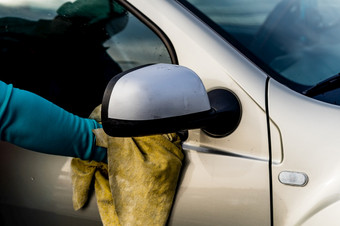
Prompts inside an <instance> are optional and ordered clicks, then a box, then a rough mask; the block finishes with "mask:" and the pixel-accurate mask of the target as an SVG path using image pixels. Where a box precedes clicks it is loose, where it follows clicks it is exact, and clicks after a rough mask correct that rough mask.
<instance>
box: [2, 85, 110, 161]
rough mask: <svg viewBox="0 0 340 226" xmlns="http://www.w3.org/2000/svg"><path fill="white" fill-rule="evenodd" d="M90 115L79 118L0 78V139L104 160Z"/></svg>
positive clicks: (51, 151) (57, 152)
mask: <svg viewBox="0 0 340 226" xmlns="http://www.w3.org/2000/svg"><path fill="white" fill-rule="evenodd" d="M96 128H101V125H100V124H99V123H97V122H96V121H95V120H93V119H85V118H80V117H78V116H76V115H73V114H71V113H69V112H67V111H65V110H64V109H62V108H60V107H58V106H56V105H55V104H53V103H51V102H49V101H47V100H46V99H44V98H42V97H40V96H38V95H36V94H34V93H31V92H28V91H24V90H20V89H17V88H13V86H12V85H7V84H5V83H4V82H2V81H0V140H3V141H7V142H10V143H13V144H15V145H17V146H20V147H23V148H26V149H31V150H33V151H37V152H42V153H47V154H54V155H62V156H70V157H77V158H81V159H83V160H96V161H104V162H106V161H107V159H106V156H107V154H106V149H104V148H101V147H97V146H96V144H95V135H94V134H93V133H92V129H96Z"/></svg>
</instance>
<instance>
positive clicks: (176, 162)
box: [71, 108, 183, 225]
mask: <svg viewBox="0 0 340 226" xmlns="http://www.w3.org/2000/svg"><path fill="white" fill-rule="evenodd" d="M99 115H100V108H97V109H96V110H95V111H94V113H93V114H92V115H91V118H95V119H97V120H99V118H100V116H99ZM93 132H94V133H95V135H96V138H97V139H96V142H97V145H98V146H101V147H107V149H108V153H107V155H108V164H105V163H98V162H95V161H83V160H80V159H73V160H72V163H71V167H72V182H73V205H74V208H75V209H76V210H77V209H80V208H82V207H83V206H84V204H85V203H86V201H87V199H88V195H89V190H90V186H91V182H92V178H94V181H95V182H94V187H95V194H96V197H97V205H98V210H99V213H100V216H101V220H102V222H103V225H165V224H166V221H167V219H168V216H169V213H170V210H171V207H172V203H173V198H174V195H175V190H176V187H177V181H178V178H179V174H180V170H181V166H182V160H183V153H182V148H181V140H180V138H179V136H178V135H177V134H176V133H172V134H163V135H152V136H145V137H130V138H117V137H109V136H107V135H106V134H105V132H104V130H103V129H95V130H93Z"/></svg>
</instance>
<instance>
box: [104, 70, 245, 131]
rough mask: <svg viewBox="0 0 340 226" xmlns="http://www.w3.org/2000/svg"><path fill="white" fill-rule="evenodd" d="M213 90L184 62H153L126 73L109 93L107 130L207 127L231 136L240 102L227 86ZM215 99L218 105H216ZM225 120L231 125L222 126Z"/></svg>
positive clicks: (115, 80) (110, 86) (113, 81)
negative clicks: (176, 63)
mask: <svg viewBox="0 0 340 226" xmlns="http://www.w3.org/2000/svg"><path fill="white" fill-rule="evenodd" d="M209 93H210V94H209V95H208V94H207V92H206V90H205V87H204V85H203V83H202V81H201V80H200V78H199V77H198V76H197V75H196V74H195V73H194V72H193V71H192V70H190V69H188V68H186V67H183V66H178V65H172V64H154V65H146V66H141V67H137V68H134V69H131V70H128V71H125V72H122V73H120V74H118V75H117V76H115V77H114V78H112V79H111V81H110V82H109V84H108V86H107V88H106V90H105V93H104V98H103V102H102V124H103V128H104V131H105V132H106V133H107V134H108V135H110V136H115V137H133V136H145V135H151V134H162V133H171V132H178V131H181V130H188V129H196V128H203V130H204V131H205V132H206V133H207V134H208V135H211V136H216V137H221V136H226V135H228V134H229V133H231V132H232V131H234V130H235V129H236V128H237V125H238V123H239V121H240V118H241V107H240V104H239V101H238V99H237V98H236V96H235V95H233V94H232V93H231V92H230V91H227V90H222V89H219V91H211V92H209ZM221 94H222V95H221ZM209 96H210V98H213V99H212V100H209ZM216 96H219V98H216ZM221 96H223V97H221ZM226 96H228V98H227V99H226ZM211 101H212V102H213V103H214V104H215V105H216V106H217V105H218V106H217V107H214V106H211V104H210V102H211ZM216 102H218V104H216ZM222 102H225V103H222ZM222 111H223V112H222ZM231 121H233V122H231ZM221 122H222V123H223V124H222V126H221ZM226 122H228V123H227V124H230V125H231V126H230V125H229V126H226V127H225V126H223V125H226ZM216 126H217V127H216ZM231 127H232V128H231Z"/></svg>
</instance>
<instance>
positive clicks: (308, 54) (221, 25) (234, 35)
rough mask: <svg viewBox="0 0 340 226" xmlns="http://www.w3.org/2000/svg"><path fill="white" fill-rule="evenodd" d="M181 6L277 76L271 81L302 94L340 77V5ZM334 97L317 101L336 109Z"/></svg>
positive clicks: (195, 2)
mask: <svg viewBox="0 0 340 226" xmlns="http://www.w3.org/2000/svg"><path fill="white" fill-rule="evenodd" d="M180 2H182V3H183V4H184V5H186V6H187V7H188V8H189V9H190V10H192V11H193V12H195V13H196V14H197V15H198V16H200V17H201V18H203V19H204V20H205V21H206V22H207V23H208V24H209V25H211V26H212V27H213V28H214V29H216V30H217V31H219V32H220V33H221V34H222V35H223V36H224V37H225V38H226V39H228V40H230V41H231V42H232V43H236V45H239V46H238V47H240V49H245V50H246V51H245V53H246V54H249V55H255V57H256V58H257V59H259V60H260V61H261V62H262V63H263V66H265V67H267V68H269V69H270V71H272V72H275V73H273V74H272V76H273V77H274V78H276V79H278V80H279V81H281V82H283V83H285V84H286V85H287V86H289V87H291V88H293V89H295V90H297V91H300V92H303V91H304V90H306V89H308V88H310V87H313V86H315V85H316V84H318V83H320V82H322V81H324V80H325V79H328V78H330V77H332V76H333V75H335V74H338V73H339V72H340V64H339V63H338V62H339V60H340V52H339V50H340V14H339V13H338V12H339V10H340V1H337V0H281V1H280V0H211V1H204V0H188V1H180ZM188 3H189V4H188ZM233 41H234V42H233ZM333 88H334V87H333ZM332 92H333V93H332ZM337 92H339V91H336V90H331V93H325V94H324V95H323V96H322V95H321V96H317V97H316V98H318V99H323V100H325V101H327V102H331V103H340V100H339V98H338V97H339V93H337ZM326 96H327V97H326Z"/></svg>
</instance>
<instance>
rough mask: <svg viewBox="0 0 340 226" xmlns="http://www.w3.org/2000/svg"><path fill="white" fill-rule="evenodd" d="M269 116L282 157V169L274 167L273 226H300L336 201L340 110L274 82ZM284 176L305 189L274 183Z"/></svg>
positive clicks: (339, 162) (339, 185) (337, 192)
mask: <svg viewBox="0 0 340 226" xmlns="http://www.w3.org/2000/svg"><path fill="white" fill-rule="evenodd" d="M283 101H284V103H285V104H282V102H283ZM269 112H270V116H271V120H273V121H274V122H275V124H276V125H277V126H278V127H279V128H280V133H281V134H282V148H283V155H284V158H283V161H282V163H280V164H273V191H274V193H273V198H274V222H277V225H300V224H302V223H304V222H308V221H309V218H312V217H313V216H314V215H316V214H317V213H318V212H321V211H322V210H323V209H324V208H329V206H331V205H333V204H335V203H337V202H338V201H339V191H340V181H339V180H338V179H337V178H338V177H339V173H338V172H339V170H340V160H339V159H340V158H339V150H338V147H339V146H340V140H339V139H338V137H339V136H340V132H339V126H340V118H339V117H338V116H339V113H340V107H339V106H335V105H330V104H327V103H323V102H320V101H317V100H313V99H311V98H308V97H305V96H303V95H301V94H298V93H296V92H293V91H291V90H290V89H288V88H286V87H284V86H283V85H281V84H279V83H278V82H276V81H274V80H272V81H271V82H270V85H269ZM316 119H317V120H316ZM321 137H322V139H320V138H321ZM275 151H281V150H274V149H273V152H275ZM282 171H293V172H302V173H305V174H306V175H307V176H308V178H309V181H308V183H307V185H305V186H304V187H297V186H287V185H283V184H281V183H280V182H279V180H278V175H279V173H280V172H282ZM330 209H334V207H332V208H330ZM325 215H327V214H325ZM310 222H312V220H311V221H310ZM326 222H328V221H326V219H324V223H325V224H328V223H326ZM329 222H330V223H332V222H331V221H329ZM307 225H308V224H307Z"/></svg>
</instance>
